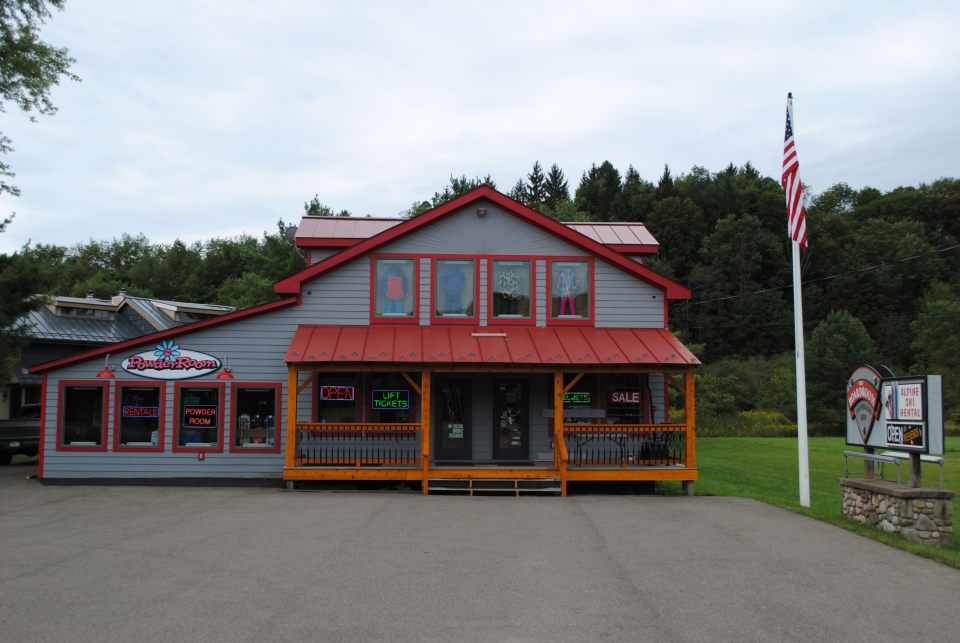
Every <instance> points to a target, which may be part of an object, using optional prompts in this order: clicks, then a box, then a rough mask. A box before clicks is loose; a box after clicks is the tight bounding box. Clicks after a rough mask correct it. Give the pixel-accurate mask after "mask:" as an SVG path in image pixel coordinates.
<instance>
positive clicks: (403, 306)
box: [374, 259, 417, 319]
mask: <svg viewBox="0 0 960 643" xmlns="http://www.w3.org/2000/svg"><path fill="white" fill-rule="evenodd" d="M375 266H376V267H375V274H374V293H375V295H374V317H381V318H383V317H387V318H397V317H400V318H403V317H407V318H411V319H412V318H413V317H414V313H415V309H416V283H417V272H416V268H415V266H416V262H415V261H414V260H413V259H377V260H376V262H375Z"/></svg>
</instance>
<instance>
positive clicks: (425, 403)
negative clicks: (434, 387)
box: [420, 371, 431, 495]
mask: <svg viewBox="0 0 960 643" xmlns="http://www.w3.org/2000/svg"><path fill="white" fill-rule="evenodd" d="M430 399H431V398H430V371H423V372H422V373H421V374H420V459H421V465H422V466H423V495H427V493H428V491H429V490H428V489H427V476H428V475H429V473H430Z"/></svg>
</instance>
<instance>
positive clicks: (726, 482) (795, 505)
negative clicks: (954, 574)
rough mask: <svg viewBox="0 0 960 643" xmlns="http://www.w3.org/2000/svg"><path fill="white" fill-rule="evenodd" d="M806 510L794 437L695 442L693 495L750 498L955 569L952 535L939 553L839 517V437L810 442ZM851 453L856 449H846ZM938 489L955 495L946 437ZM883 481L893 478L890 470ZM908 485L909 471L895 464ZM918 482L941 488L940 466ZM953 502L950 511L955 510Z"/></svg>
mask: <svg viewBox="0 0 960 643" xmlns="http://www.w3.org/2000/svg"><path fill="white" fill-rule="evenodd" d="M809 443H810V505H811V506H810V508H809V509H806V508H803V507H801V506H800V491H799V488H800V487H799V484H800V483H799V477H798V473H797V472H798V464H797V440H796V439H793V438H699V439H697V467H698V468H699V469H700V480H699V481H698V482H697V485H696V488H697V495H698V496H700V495H707V496H741V497H745V498H755V499H757V500H761V501H763V502H766V503H769V504H771V505H776V506H777V507H782V508H784V509H788V510H790V511H795V512H797V513H801V514H804V515H807V516H811V517H813V518H816V519H818V520H823V521H824V522H829V523H832V524H835V525H837V526H839V527H842V528H844V529H848V530H850V531H853V532H856V533H858V534H860V535H863V536H866V537H868V538H872V539H873V540H877V541H879V542H882V543H886V544H888V545H891V546H893V547H896V548H897V549H903V550H905V551H909V552H911V553H914V554H918V555H920V556H924V557H926V558H931V559H933V560H936V561H938V562H941V563H944V564H945V565H950V566H951V567H956V568H957V569H960V538H958V536H960V534H957V533H956V532H955V533H954V549H953V550H952V551H951V550H943V549H937V548H934V547H925V546H922V545H917V544H914V543H911V542H909V541H908V540H906V539H905V538H902V537H900V536H898V535H893V534H887V533H885V532H883V531H881V530H880V529H878V528H877V527H868V526H865V525H860V524H859V523H855V522H853V521H850V520H843V519H842V518H841V517H840V485H839V484H837V478H841V477H843V451H844V449H846V448H847V447H846V446H845V445H844V439H843V438H810V440H809ZM851 450H855V449H851ZM945 450H946V452H947V453H946V455H945V456H944V459H945V463H944V467H943V486H944V487H945V488H946V489H951V490H953V491H957V490H960V438H950V437H948V438H946V449H945ZM850 468H851V472H854V471H859V475H862V474H863V465H862V464H861V463H859V462H855V461H853V460H851V462H850ZM886 473H887V478H888V479H889V478H890V477H891V476H893V477H894V479H895V478H896V470H895V469H894V467H888V468H887V472H886ZM900 475H901V478H902V479H903V481H904V484H906V483H907V480H908V479H909V468H908V466H907V464H906V463H904V464H901V465H900ZM921 475H922V480H923V482H924V484H925V485H926V486H931V487H936V486H939V484H940V473H939V467H937V466H936V465H933V464H924V465H923V471H922V474H921ZM956 500H957V499H954V506H955V507H956V508H958V509H960V506H958V504H957V501H956Z"/></svg>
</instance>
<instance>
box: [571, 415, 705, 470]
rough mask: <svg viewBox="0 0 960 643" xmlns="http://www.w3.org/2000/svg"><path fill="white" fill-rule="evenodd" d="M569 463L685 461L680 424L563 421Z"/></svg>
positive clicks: (684, 435) (665, 463)
mask: <svg viewBox="0 0 960 643" xmlns="http://www.w3.org/2000/svg"><path fill="white" fill-rule="evenodd" d="M563 437H564V443H565V445H566V447H567V452H568V453H569V454H570V455H569V465H571V466H576V467H583V466H591V465H594V466H596V465H600V466H620V467H630V466H673V465H682V464H685V461H686V456H687V432H686V426H685V425H683V424H564V425H563Z"/></svg>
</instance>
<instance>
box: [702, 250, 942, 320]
mask: <svg viewBox="0 0 960 643" xmlns="http://www.w3.org/2000/svg"><path fill="white" fill-rule="evenodd" d="M957 248H960V245H956V246H950V247H949V248H943V249H941V250H934V251H932V252H924V253H923V254H919V255H914V256H912V257H906V258H905V259H894V260H893V261H886V262H884V263H878V264H877V265H875V266H867V267H866V268H857V269H856V270H848V271H846V272H838V273H837V274H835V275H830V276H829V277H817V278H816V279H809V280H807V281H803V282H801V283H800V285H804V284H812V283H814V282H817V281H826V280H827V279H834V278H836V277H843V276H844V275H853V274H856V273H858V272H866V271H867V270H876V269H877V268H882V267H884V266H890V265H893V264H895V263H903V262H904V261H913V260H914V259H920V258H921V257H928V256H930V255H935V254H939V253H941V252H947V251H948V250H956V249H957ZM786 288H793V284H789V285H786V286H777V287H776V288H764V289H763V290H754V291H753V292H745V293H743V294H742V295H729V296H727V297H717V298H715V299H704V300H703V301H695V302H693V303H692V304H691V305H693V306H699V305H700V304H709V303H710V302H714V301H725V300H727V299H739V298H741V297H747V296H749V295H759V294H760V293H764V292H773V291H775V290H784V289H786ZM791 323H792V322H791ZM714 328H718V327H717V326H715V327H714Z"/></svg>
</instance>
